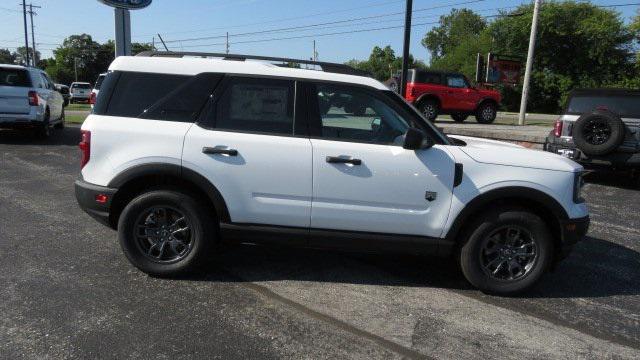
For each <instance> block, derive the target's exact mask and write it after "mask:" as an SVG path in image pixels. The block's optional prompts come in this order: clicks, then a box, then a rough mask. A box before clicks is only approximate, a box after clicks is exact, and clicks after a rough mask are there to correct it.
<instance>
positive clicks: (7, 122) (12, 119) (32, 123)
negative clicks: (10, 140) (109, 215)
mask: <svg viewBox="0 0 640 360" xmlns="http://www.w3.org/2000/svg"><path fill="white" fill-rule="evenodd" d="M43 123H44V118H40V117H38V115H37V114H35V113H31V114H0V129H23V128H36V127H41V126H42V124H43Z"/></svg>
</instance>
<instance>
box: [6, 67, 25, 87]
mask: <svg viewBox="0 0 640 360" xmlns="http://www.w3.org/2000/svg"><path fill="white" fill-rule="evenodd" d="M0 86H19V87H30V86H31V81H30V80H29V75H28V74H27V72H26V71H25V70H21V69H10V68H0Z"/></svg>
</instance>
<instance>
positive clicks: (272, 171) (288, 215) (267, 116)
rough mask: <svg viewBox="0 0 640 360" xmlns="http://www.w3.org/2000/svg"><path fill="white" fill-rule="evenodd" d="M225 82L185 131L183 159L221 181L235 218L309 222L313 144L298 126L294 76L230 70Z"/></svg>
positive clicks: (285, 223) (275, 222)
mask: <svg viewBox="0 0 640 360" xmlns="http://www.w3.org/2000/svg"><path fill="white" fill-rule="evenodd" d="M223 86H224V89H223V90H222V91H221V92H220V94H219V95H218V94H215V96H214V98H217V99H218V100H217V101H216V102H215V104H212V105H211V109H210V110H209V111H208V114H209V115H208V116H207V119H206V121H205V123H204V124H197V125H194V126H192V127H191V129H190V130H189V132H188V133H187V135H186V138H185V144H184V153H183V166H184V167H186V168H190V169H192V170H194V171H196V172H198V173H200V174H203V175H205V176H206V177H207V178H208V180H209V181H210V182H211V183H212V184H213V185H214V186H216V187H217V189H218V190H219V191H220V193H221V195H222V197H223V198H224V200H225V202H226V204H227V208H228V210H229V215H230V217H231V221H232V222H233V223H244V224H268V225H280V226H291V227H302V228H308V227H309V221H310V217H311V181H312V178H311V143H310V140H309V139H308V138H307V136H306V134H304V136H301V137H298V136H297V135H298V134H296V133H295V132H294V116H295V115H294V113H295V111H294V108H295V106H294V101H295V82H294V81H288V80H277V79H269V78H262V79H260V78H243V77H231V78H230V79H229V80H228V81H226V85H223Z"/></svg>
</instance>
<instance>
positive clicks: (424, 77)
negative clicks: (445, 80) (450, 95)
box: [416, 71, 442, 85]
mask: <svg viewBox="0 0 640 360" xmlns="http://www.w3.org/2000/svg"><path fill="white" fill-rule="evenodd" d="M416 82H418V83H422V84H436V85H440V84H442V76H441V75H440V74H438V73H430V72H424V71H418V73H417V74H416Z"/></svg>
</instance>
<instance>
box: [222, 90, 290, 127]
mask: <svg viewBox="0 0 640 360" xmlns="http://www.w3.org/2000/svg"><path fill="white" fill-rule="evenodd" d="M294 92H295V86H294V82H293V81H289V80H276V79H251V78H231V80H230V81H229V84H228V86H227V88H226V89H225V90H224V92H223V94H222V95H221V97H220V100H219V101H218V103H217V107H216V112H215V120H214V123H215V125H214V126H215V128H216V129H220V130H232V131H243V132H255V133H269V134H277V135H293V116H294V111H293V109H294Z"/></svg>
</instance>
